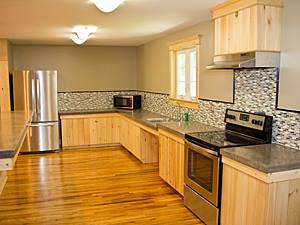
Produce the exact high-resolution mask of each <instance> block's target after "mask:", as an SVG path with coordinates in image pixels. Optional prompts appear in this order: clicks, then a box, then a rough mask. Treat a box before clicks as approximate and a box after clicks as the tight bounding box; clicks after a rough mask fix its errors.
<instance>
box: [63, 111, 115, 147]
mask: <svg viewBox="0 0 300 225" xmlns="http://www.w3.org/2000/svg"><path fill="white" fill-rule="evenodd" d="M61 125H62V145H63V147H64V148H66V147H76V146H88V145H103V144H118V143H119V142H120V140H119V139H120V135H119V117H118V116H110V115H107V116H105V115H104V114H103V115H101V116H95V115H91V116H82V117H81V118H80V117H75V118H72V117H68V118H62V119H61Z"/></svg>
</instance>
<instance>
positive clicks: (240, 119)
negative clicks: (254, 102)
mask: <svg viewBox="0 0 300 225" xmlns="http://www.w3.org/2000/svg"><path fill="white" fill-rule="evenodd" d="M225 122H226V123H232V124H236V125H239V126H244V127H248V128H252V129H256V130H261V131H262V130H264V125H265V122H266V116H264V115H258V114H253V113H247V112H241V111H235V110H231V109H228V110H227V111H226V116H225Z"/></svg>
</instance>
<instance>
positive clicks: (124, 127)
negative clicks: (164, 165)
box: [120, 116, 158, 163]
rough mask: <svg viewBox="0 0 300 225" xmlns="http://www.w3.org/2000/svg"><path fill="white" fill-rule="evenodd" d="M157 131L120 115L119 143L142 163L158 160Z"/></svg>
mask: <svg viewBox="0 0 300 225" xmlns="http://www.w3.org/2000/svg"><path fill="white" fill-rule="evenodd" d="M157 135H158V134H157V131H155V130H153V129H151V128H147V127H145V126H143V125H141V124H139V123H136V122H134V121H132V120H131V119H128V118H126V117H124V116H121V117H120V143H121V145H122V146H124V147H125V148H126V149H127V150H128V151H129V152H131V153H132V154H133V155H134V156H135V157H136V158H138V159H139V160H141V161H142V162H143V163H155V162H158V137H157Z"/></svg>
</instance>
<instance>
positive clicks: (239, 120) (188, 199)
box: [184, 109, 273, 225]
mask: <svg viewBox="0 0 300 225" xmlns="http://www.w3.org/2000/svg"><path fill="white" fill-rule="evenodd" d="M272 121H273V118H272V117H271V116H266V115H259V114H254V113H248V112H242V111H237V110H231V109H227V110H226V115H225V123H226V127H225V130H223V131H214V132H204V133H190V134H186V135H185V143H186V144H185V178H184V181H185V190H184V203H185V205H186V207H188V208H189V209H190V210H191V211H192V212H194V213H195V214H196V215H197V216H198V217H199V218H200V219H201V220H202V221H203V222H204V223H206V224H207V225H217V224H219V220H220V218H219V215H220V208H221V204H220V203H221V201H220V200H221V188H222V162H221V155H220V149H221V148H230V147H238V146H247V145H258V144H266V143H271V140H272Z"/></svg>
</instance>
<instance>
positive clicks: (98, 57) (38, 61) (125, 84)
mask: <svg viewBox="0 0 300 225" xmlns="http://www.w3.org/2000/svg"><path fill="white" fill-rule="evenodd" d="M13 65H14V69H15V70H22V69H45V70H47V69H56V70H58V71H59V76H58V90H59V91H66V92H69V91H90V90H93V91H94V90H96V91H97V90H101V91H102V90H128V89H130V90H131V89H133V90H135V89H136V88H137V85H136V80H137V78H136V48H135V47H90V46H26V45H14V46H13Z"/></svg>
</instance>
